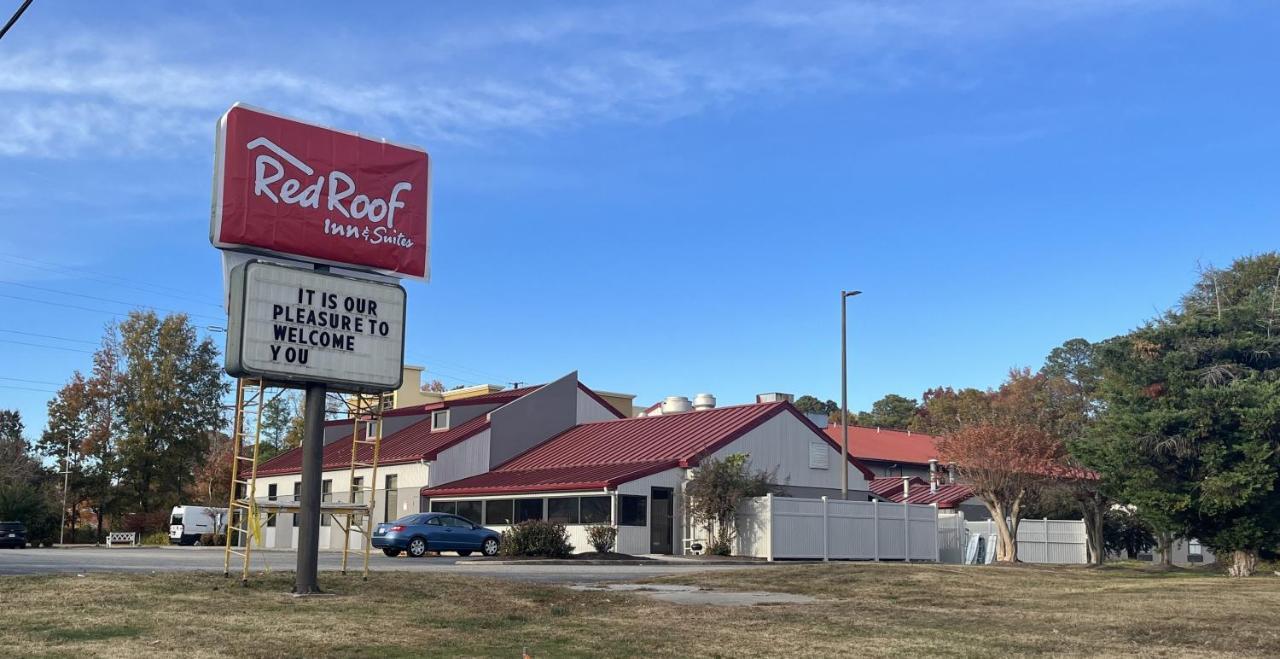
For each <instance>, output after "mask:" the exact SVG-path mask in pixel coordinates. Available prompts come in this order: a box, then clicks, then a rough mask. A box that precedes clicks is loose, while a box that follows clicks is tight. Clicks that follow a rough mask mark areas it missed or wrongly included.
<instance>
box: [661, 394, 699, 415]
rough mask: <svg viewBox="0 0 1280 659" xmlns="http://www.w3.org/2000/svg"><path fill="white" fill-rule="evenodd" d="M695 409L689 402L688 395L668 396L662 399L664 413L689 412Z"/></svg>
mask: <svg viewBox="0 0 1280 659" xmlns="http://www.w3.org/2000/svg"><path fill="white" fill-rule="evenodd" d="M691 409H693V404H692V403H690V402H689V398H688V397H687V396H667V397H666V398H665V399H663V401H662V413H663V414H679V413H681V412H688V411H689V410H691Z"/></svg>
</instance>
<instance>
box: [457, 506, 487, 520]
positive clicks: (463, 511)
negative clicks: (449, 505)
mask: <svg viewBox="0 0 1280 659" xmlns="http://www.w3.org/2000/svg"><path fill="white" fill-rule="evenodd" d="M454 514H455V515H457V516H458V517H462V518H465V519H466V520H467V521H470V522H473V523H475V524H479V523H480V520H481V519H482V518H483V517H484V503H483V502H481V501H459V502H458V510H457V512H455V513H454Z"/></svg>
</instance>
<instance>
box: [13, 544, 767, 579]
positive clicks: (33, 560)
mask: <svg viewBox="0 0 1280 659" xmlns="http://www.w3.org/2000/svg"><path fill="white" fill-rule="evenodd" d="M296 558H297V557H296V555H295V553H294V552H291V551H279V550H270V551H264V550H258V551H254V552H253V570H254V571H262V570H272V571H283V572H288V571H292V570H293V567H294V563H295V561H296ZM361 558H362V557H361V556H360V555H359V554H354V555H352V556H351V558H350V559H349V561H350V562H349V564H348V568H349V570H350V571H354V572H356V573H357V574H358V573H359V570H360V565H361V563H360V561H361ZM232 560H233V562H232V573H233V574H237V573H238V572H237V570H238V567H237V566H238V565H239V561H240V558H239V557H236V556H233V557H232ZM341 562H342V554H341V553H339V552H332V551H322V552H320V570H321V571H326V572H336V571H337V570H338V569H339V567H340V566H341ZM222 564H223V550H222V549H221V548H219V547H137V548H130V547H122V548H114V549H107V548H105V547H74V548H51V549H4V550H0V575H17V574H68V573H72V574H82V573H88V572H132V573H146V572H183V571H195V572H221V571H222ZM742 567H743V566H741V565H733V566H729V565H705V564H700V563H668V562H660V561H655V565H652V566H649V565H492V564H490V565H485V564H476V563H471V564H466V562H465V561H464V562H463V564H460V563H459V558H458V557H457V556H453V555H446V556H438V557H437V556H430V557H424V558H409V557H407V556H400V557H397V558H388V557H387V556H384V555H383V554H382V553H381V552H376V553H371V554H370V555H369V569H370V571H378V572H388V571H401V572H423V573H450V574H474V575H476V576H485V577H496V578H501V579H518V580H523V581H542V582H563V583H579V582H584V581H608V580H634V579H644V578H648V577H656V576H662V575H665V574H674V573H682V572H688V571H689V570H724V569H735V568H736V569H741V568H742Z"/></svg>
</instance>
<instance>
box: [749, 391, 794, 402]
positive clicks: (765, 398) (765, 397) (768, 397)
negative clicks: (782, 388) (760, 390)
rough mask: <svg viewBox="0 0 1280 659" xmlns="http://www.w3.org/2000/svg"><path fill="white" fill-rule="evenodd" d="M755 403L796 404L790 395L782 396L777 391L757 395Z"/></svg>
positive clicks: (782, 394)
mask: <svg viewBox="0 0 1280 659" xmlns="http://www.w3.org/2000/svg"><path fill="white" fill-rule="evenodd" d="M756 402H757V403H783V402H786V403H794V402H796V397H795V396H794V395H792V394H784V393H780V392H777V391H771V392H769V393H765V394H758V395H757V396H756Z"/></svg>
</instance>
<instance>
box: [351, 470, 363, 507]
mask: <svg viewBox="0 0 1280 659" xmlns="http://www.w3.org/2000/svg"><path fill="white" fill-rule="evenodd" d="M351 503H354V504H363V503H364V476H356V477H355V478H352V479H351Z"/></svg>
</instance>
